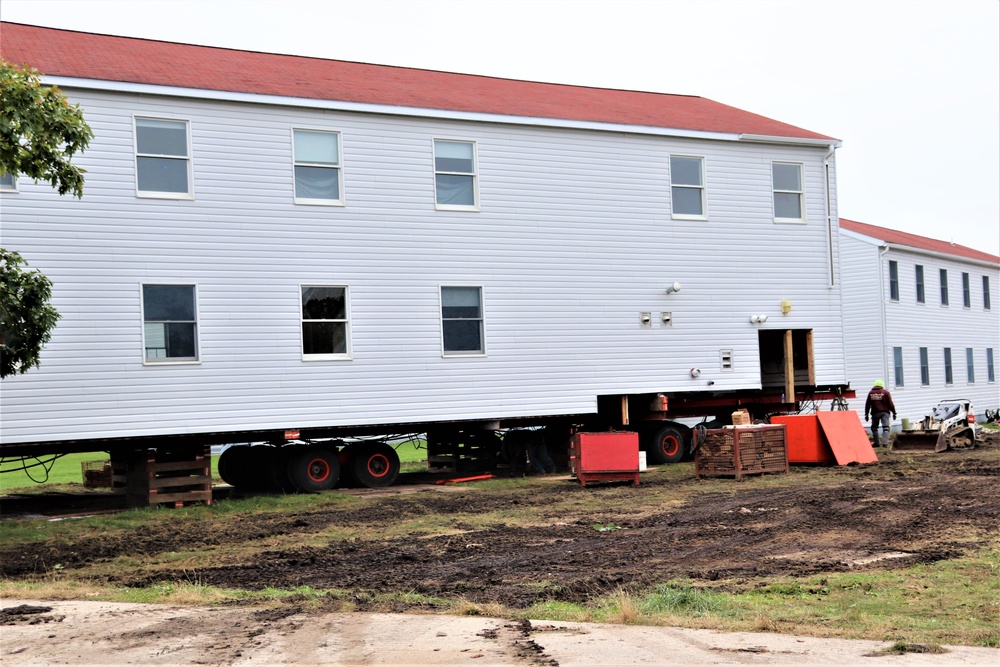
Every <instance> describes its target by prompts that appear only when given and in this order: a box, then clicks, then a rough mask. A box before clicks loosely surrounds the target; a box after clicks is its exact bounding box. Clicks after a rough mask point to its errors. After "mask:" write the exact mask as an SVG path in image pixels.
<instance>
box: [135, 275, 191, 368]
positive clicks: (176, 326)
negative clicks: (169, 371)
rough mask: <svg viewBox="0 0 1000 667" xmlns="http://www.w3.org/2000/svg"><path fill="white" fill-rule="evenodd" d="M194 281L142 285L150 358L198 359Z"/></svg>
mask: <svg viewBox="0 0 1000 667" xmlns="http://www.w3.org/2000/svg"><path fill="white" fill-rule="evenodd" d="M196 297H197V295H196V292H195V286H194V285H143V286H142V338H143V348H144V350H145V360H146V361H147V362H173V361H197V360H198V306H197V298H196Z"/></svg>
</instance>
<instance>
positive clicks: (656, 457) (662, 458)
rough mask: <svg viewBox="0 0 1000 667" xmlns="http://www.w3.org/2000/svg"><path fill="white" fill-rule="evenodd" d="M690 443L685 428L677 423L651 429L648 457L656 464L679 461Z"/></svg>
mask: <svg viewBox="0 0 1000 667" xmlns="http://www.w3.org/2000/svg"><path fill="white" fill-rule="evenodd" d="M689 444H690V443H689V442H688V439H687V438H686V437H685V432H684V429H682V428H680V427H678V426H677V425H675V424H667V425H665V426H661V427H660V428H657V429H653V430H651V431H649V434H648V435H647V440H646V458H648V459H649V462H650V463H652V464H654V465H662V464H664V463H678V462H679V461H682V460H683V459H684V453H685V452H686V451H687V450H688V445H689Z"/></svg>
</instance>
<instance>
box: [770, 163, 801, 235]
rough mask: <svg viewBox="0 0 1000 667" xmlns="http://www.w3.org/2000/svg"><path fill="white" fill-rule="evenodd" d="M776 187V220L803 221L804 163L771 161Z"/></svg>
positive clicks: (773, 185) (773, 182) (773, 180)
mask: <svg viewBox="0 0 1000 667" xmlns="http://www.w3.org/2000/svg"><path fill="white" fill-rule="evenodd" d="M771 184H772V187H773V188H774V220H775V222H803V221H804V220H805V212H804V207H803V189H802V165H801V164H793V163H790V162H772V163H771Z"/></svg>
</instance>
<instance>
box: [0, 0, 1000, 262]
mask: <svg viewBox="0 0 1000 667" xmlns="http://www.w3.org/2000/svg"><path fill="white" fill-rule="evenodd" d="M0 16H2V18H3V20H5V21H15V22H19V23H29V24H33V25H44V26H52V27H57V28H68V29H73V30H83V31H87V32H98V33H104V34H112V35H126V36H131V37H146V38H151V39H162V40H168V41H176V42H185V43H190V44H205V45H211V46H224V47H232V48H239V49H248V50H253V51H268V52H273V53H288V54H296V55H307V56H317V57H322V58H334V59H340V60H354V61H360V62H368V63H377V64H385V65H400V66H407V67H419V68H425V69H436V70H445V71H450V72H463V73H470V74H485V75H490V76H499V77H507V78H515V79H529V80H534V81H551V82H556V83H567V84H579V85H587V86H599V87H606V88H624V89H634V90H646V91H654V92H664V93H680V94H687V95H699V96H702V97H707V98H710V99H713V100H716V101H718V102H723V103H725V104H729V105H732V106H736V107H739V108H741V109H745V110H748V111H752V112H755V113H759V114H762V115H765V116H769V117H772V118H776V119H778V120H781V121H784V122H786V123H791V124H793V125H797V126H799V127H804V128H807V129H809V130H813V131H815V132H820V133H823V134H826V135H831V136H834V137H837V138H839V139H841V140H842V141H843V142H844V144H843V147H842V148H840V149H839V150H838V151H837V166H838V179H839V186H840V197H839V204H840V215H841V217H844V218H850V219H852V220H859V221H861V222H868V223H871V224H875V225H880V226H884V227H890V228H893V229H899V230H903V231H907V232H912V233H914V234H920V235H923V236H929V237H932V238H938V239H943V240H946V241H953V242H955V243H959V244H962V245H967V246H971V247H973V248H977V249H979V250H984V251H986V252H990V253H993V254H1000V2H998V1H997V0H944V1H939V0H923V1H922V0H902V1H897V0H795V1H790V0H771V1H757V0H735V1H734V0H698V1H691V0H645V1H642V0H635V1H633V0H607V1H605V0H501V1H494V0H439V1H433V2H432V1H425V0H324V1H320V0H314V1H307V0H280V1H279V0H194V1H189V0H71V1H65V0H2V4H0ZM0 39H2V35H0Z"/></svg>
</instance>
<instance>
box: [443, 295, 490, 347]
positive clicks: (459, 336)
mask: <svg viewBox="0 0 1000 667" xmlns="http://www.w3.org/2000/svg"><path fill="white" fill-rule="evenodd" d="M441 329H442V336H443V339H444V353H445V354H475V353H480V354H481V353H483V352H485V351H486V348H485V346H484V344H483V292H482V288H480V287H442V288H441Z"/></svg>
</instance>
